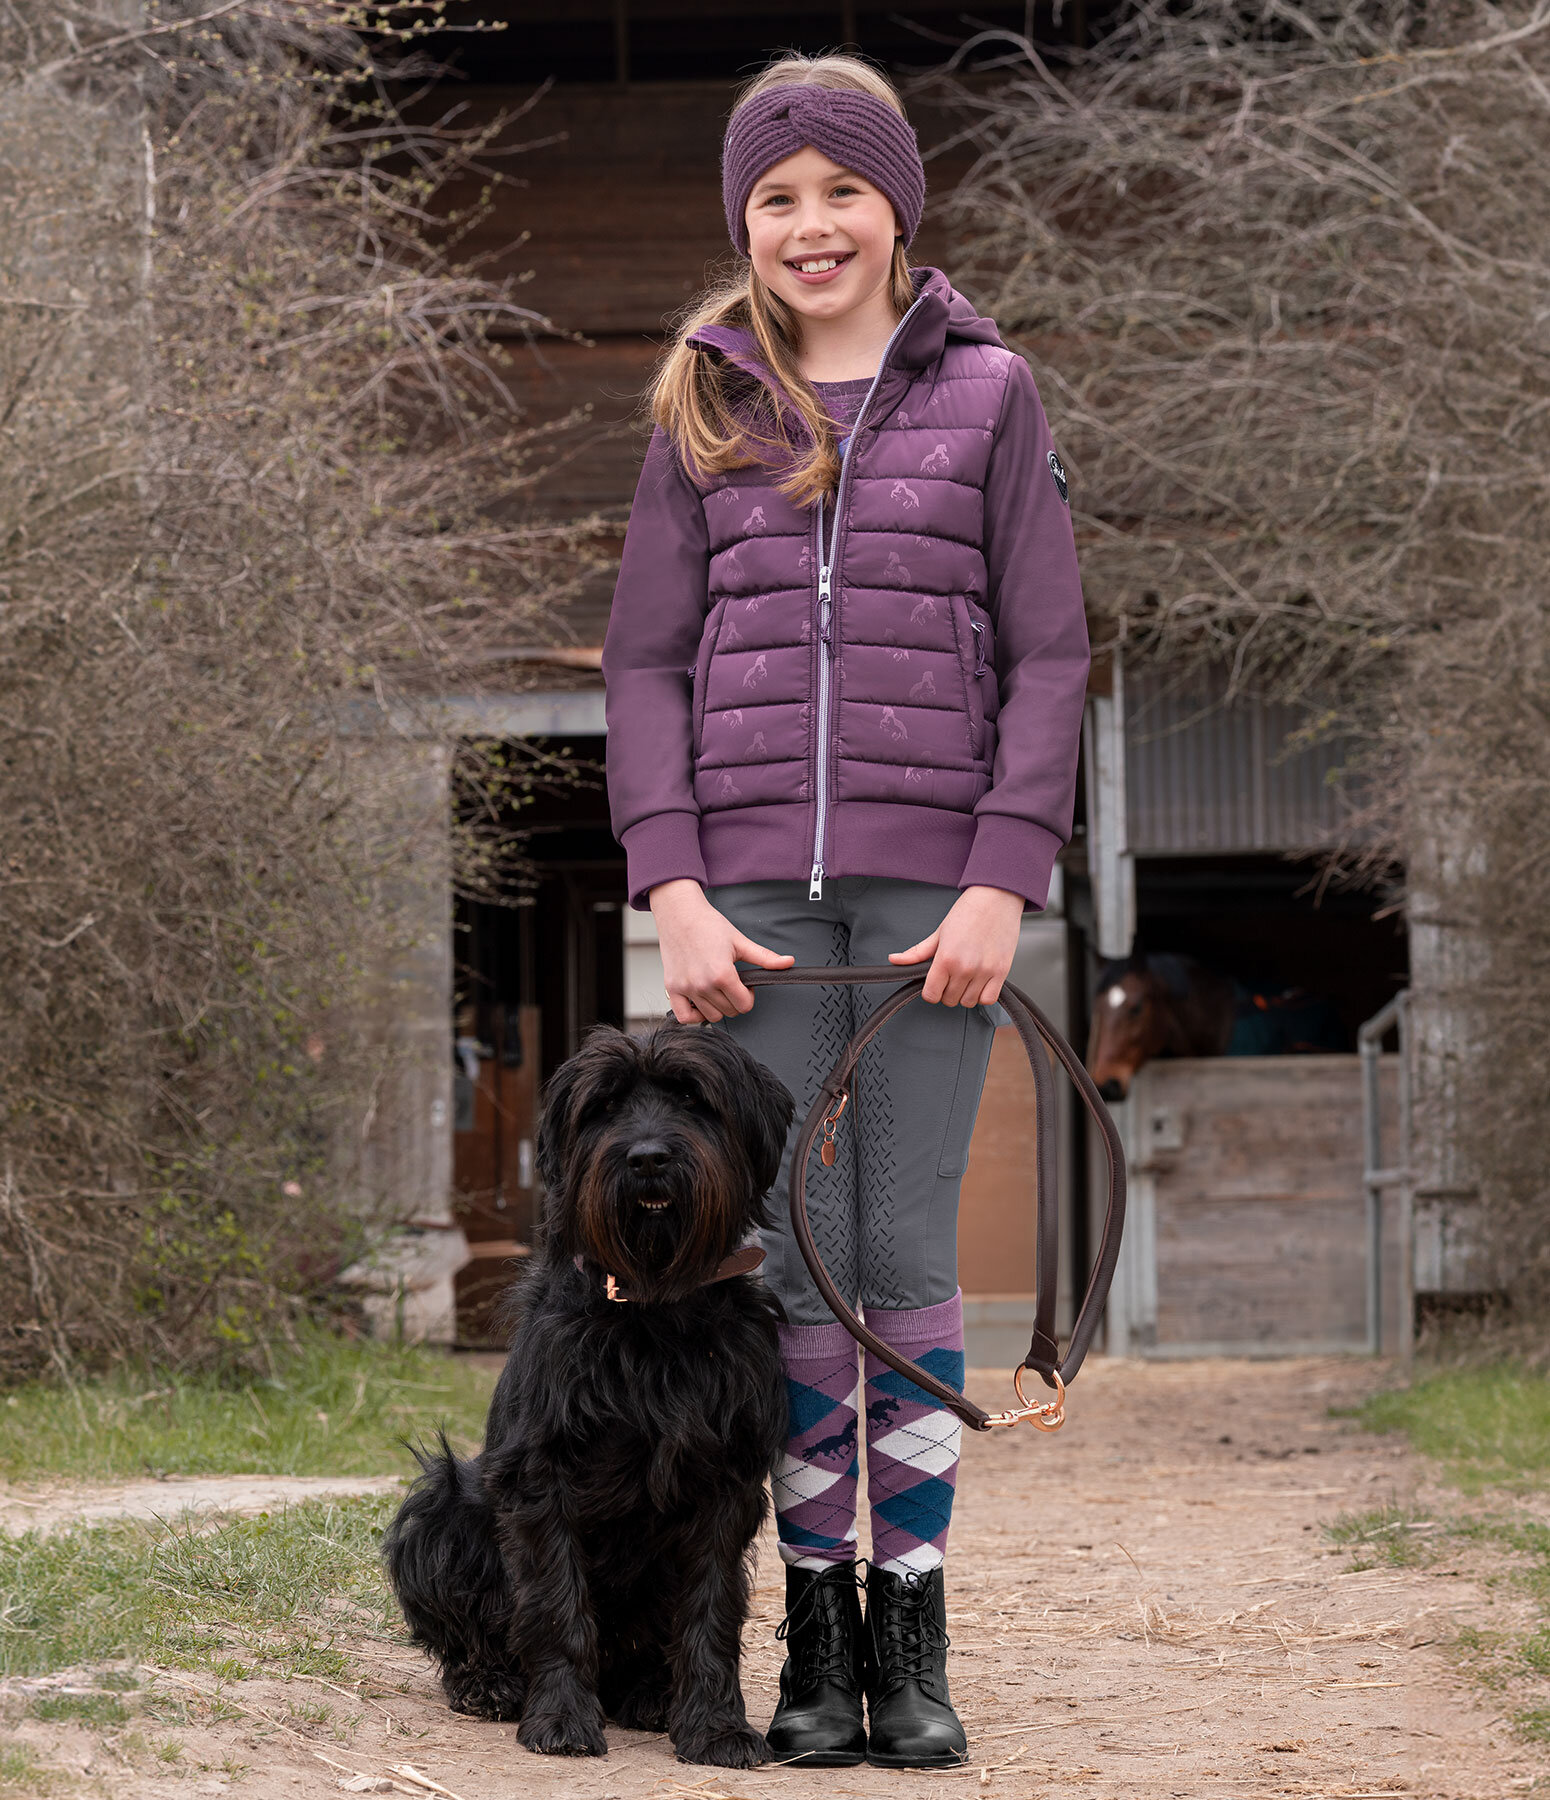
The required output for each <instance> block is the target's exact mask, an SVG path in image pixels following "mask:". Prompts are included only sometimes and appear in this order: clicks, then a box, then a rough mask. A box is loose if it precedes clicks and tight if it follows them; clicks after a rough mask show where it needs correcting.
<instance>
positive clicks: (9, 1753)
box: [0, 1744, 66, 1800]
mask: <svg viewBox="0 0 1550 1800" xmlns="http://www.w3.org/2000/svg"><path fill="white" fill-rule="evenodd" d="M65 1785H66V1781H65V1776H64V1772H63V1770H60V1769H51V1768H50V1767H49V1766H48V1764H47V1763H44V1762H40V1761H39V1760H38V1758H37V1757H36V1756H35V1755H34V1754H33V1752H32V1751H31V1750H29V1749H28V1748H27V1746H26V1745H25V1744H7V1745H0V1800H31V1796H32V1795H34V1794H53V1793H56V1792H58V1790H59V1789H60V1788H61V1787H63V1786H65Z"/></svg>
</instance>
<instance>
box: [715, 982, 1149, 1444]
mask: <svg viewBox="0 0 1550 1800" xmlns="http://www.w3.org/2000/svg"><path fill="white" fill-rule="evenodd" d="M898 973H899V971H898V969H897V968H894V967H892V966H890V965H887V964H885V965H883V966H881V967H877V968H845V967H843V966H840V967H825V968H805V969H804V968H792V969H739V970H738V974H739V975H740V976H741V978H742V980H743V983H744V985H745V986H747V987H751V988H752V987H774V986H777V985H778V984H780V983H781V982H787V981H789V982H803V983H808V984H811V983H815V982H816V983H818V984H820V985H835V984H848V983H857V982H884V981H894V980H896V979H897V978H898ZM925 985H926V977H925V974H920V975H916V976H912V977H911V978H910V979H909V980H907V981H905V982H904V983H902V984H901V985H900V986H899V987H897V988H895V989H894V991H893V992H892V993H891V994H889V995H888V996H887V998H886V999H884V1000H883V1001H882V1002H881V1003H880V1004H879V1005H878V1006H877V1008H876V1009H875V1011H873V1013H872V1014H871V1016H870V1017H869V1018H868V1019H867V1020H866V1021H865V1023H864V1024H863V1025H862V1027H861V1029H860V1030H859V1031H858V1032H857V1033H856V1035H855V1036H854V1037H853V1038H852V1039H851V1040H850V1042H849V1043H848V1044H846V1046H845V1048H844V1049H843V1050H842V1051H841V1052H840V1056H839V1060H838V1062H836V1063H835V1065H834V1067H833V1068H832V1069H831V1070H830V1071H829V1073H828V1074H827V1075H826V1076H825V1077H824V1079H823V1081H822V1082H821V1083H820V1085H819V1088H818V1094H817V1097H816V1098H815V1099H814V1101H813V1104H812V1106H811V1108H810V1109H809V1111H808V1114H807V1117H806V1119H805V1120H803V1123H802V1130H801V1134H800V1136H799V1137H798V1139H797V1144H796V1150H795V1152H794V1153H793V1155H792V1158H791V1225H792V1229H793V1231H794V1232H795V1234H796V1240H797V1248H798V1249H799V1250H800V1251H801V1252H802V1260H803V1261H804V1262H805V1263H806V1264H807V1266H808V1268H809V1270H810V1271H811V1272H812V1277H813V1280H814V1281H815V1282H816V1283H817V1286H818V1291H819V1293H821V1294H822V1295H823V1297H824V1300H825V1301H826V1302H827V1303H828V1307H829V1310H830V1311H831V1312H832V1313H833V1314H834V1316H835V1318H836V1319H838V1320H839V1322H840V1323H841V1324H842V1325H843V1326H844V1327H845V1329H846V1330H847V1331H848V1332H849V1333H850V1335H851V1336H852V1337H853V1338H854V1339H855V1340H856V1342H857V1343H859V1344H861V1345H862V1346H863V1347H864V1348H865V1349H867V1350H870V1351H871V1353H872V1354H873V1356H875V1357H876V1358H877V1359H878V1361H879V1362H883V1363H886V1364H887V1365H888V1366H889V1368H891V1369H893V1370H894V1371H896V1373H898V1374H900V1375H903V1376H905V1377H906V1378H907V1379H908V1380H910V1381H913V1382H914V1383H915V1384H916V1386H917V1387H919V1388H922V1389H923V1390H924V1391H925V1392H926V1393H928V1394H930V1395H931V1396H932V1398H933V1399H936V1400H939V1401H940V1402H941V1403H942V1405H943V1406H945V1407H947V1408H949V1409H950V1410H951V1411H952V1412H954V1413H956V1414H957V1415H958V1417H959V1418H960V1419H962V1420H963V1422H964V1424H965V1425H968V1426H970V1427H972V1429H973V1430H975V1431H990V1430H992V1429H993V1428H995V1427H997V1426H1009V1425H1020V1424H1022V1423H1023V1422H1024V1421H1025V1420H1026V1421H1027V1422H1029V1423H1030V1424H1032V1425H1033V1426H1034V1427H1035V1428H1036V1429H1037V1430H1039V1431H1058V1430H1059V1429H1060V1427H1061V1425H1062V1424H1064V1422H1065V1399H1066V1384H1067V1383H1068V1382H1070V1381H1073V1380H1074V1379H1075V1378H1076V1373H1077V1370H1078V1369H1080V1368H1081V1366H1082V1359H1083V1357H1085V1356H1086V1354H1087V1350H1088V1346H1089V1345H1090V1344H1091V1343H1092V1339H1093V1334H1094V1332H1096V1330H1097V1329H1098V1320H1099V1319H1100V1318H1101V1317H1102V1314H1103V1306H1104V1302H1105V1301H1106V1300H1107V1298H1108V1293H1109V1284H1110V1283H1111V1282H1112V1280H1113V1279H1114V1265H1115V1263H1116V1262H1117V1261H1118V1260H1119V1241H1120V1232H1121V1230H1122V1229H1123V1226H1124V1222H1125V1153H1124V1149H1123V1148H1122V1146H1121V1144H1120V1139H1119V1133H1118V1131H1117V1130H1116V1129H1115V1126H1114V1121H1113V1119H1111V1118H1110V1117H1109V1111H1108V1108H1107V1107H1106V1106H1105V1105H1104V1104H1103V1101H1102V1100H1101V1099H1100V1098H1099V1096H1098V1090H1097V1088H1095V1087H1094V1086H1093V1083H1092V1078H1091V1077H1090V1076H1089V1075H1088V1073H1087V1070H1086V1069H1085V1068H1084V1067H1083V1065H1082V1059H1081V1058H1080V1057H1079V1056H1078V1055H1077V1054H1076V1052H1075V1051H1074V1050H1073V1049H1072V1048H1071V1046H1070V1045H1069V1044H1068V1043H1067V1042H1066V1040H1065V1039H1064V1038H1063V1037H1062V1036H1061V1034H1060V1033H1059V1032H1058V1031H1057V1030H1056V1029H1055V1027H1054V1026H1053V1025H1052V1024H1051V1023H1050V1021H1049V1020H1048V1019H1047V1018H1046V1017H1045V1016H1044V1014H1043V1013H1042V1012H1041V1011H1040V1010H1039V1008H1038V1007H1037V1006H1035V1005H1034V1003H1033V1001H1031V1000H1030V999H1029V998H1028V996H1027V995H1026V994H1025V993H1023V992H1022V990H1021V989H1020V988H1016V987H1013V986H1012V984H1011V983H1010V982H1009V981H1003V982H1002V984H1001V993H1000V1001H1001V1004H1002V1005H1003V1006H1004V1007H1005V1008H1006V1010H1007V1012H1008V1013H1009V1014H1010V1015H1011V1019H1012V1023H1013V1025H1015V1026H1016V1027H1017V1035H1018V1036H1019V1037H1020V1038H1021V1039H1022V1044H1023V1048H1024V1050H1026V1051H1027V1053H1028V1061H1029V1063H1030V1064H1031V1065H1032V1068H1033V1090H1034V1165H1035V1170H1036V1173H1037V1181H1038V1187H1037V1193H1036V1195H1035V1202H1034V1204H1035V1230H1034V1243H1035V1255H1036V1261H1035V1270H1034V1326H1033V1339H1032V1342H1031V1343H1030V1344H1029V1346H1028V1354H1027V1355H1026V1356H1025V1357H1024V1358H1023V1360H1022V1361H1021V1362H1020V1363H1019V1364H1018V1366H1017V1370H1016V1373H1015V1374H1014V1375H1013V1377H1012V1386H1013V1388H1014V1389H1015V1390H1016V1393H1017V1400H1018V1404H1017V1405H1016V1406H1015V1407H1009V1408H1007V1409H1006V1411H1004V1412H998V1413H988V1412H986V1411H985V1410H984V1409H983V1408H982V1407H979V1406H976V1405H975V1404H974V1402H973V1401H972V1400H970V1399H968V1398H967V1397H966V1396H965V1395H963V1394H960V1393H958V1392H957V1390H956V1389H954V1388H951V1387H949V1386H948V1385H947V1383H946V1382H945V1381H939V1380H938V1379H937V1377H936V1376H935V1375H932V1374H929V1373H928V1372H927V1371H926V1370H925V1369H923V1368H921V1366H920V1365H919V1363H914V1362H911V1361H910V1359H909V1358H908V1357H907V1356H903V1355H901V1354H900V1353H899V1352H898V1351H897V1350H895V1349H894V1348H893V1347H892V1346H891V1345H889V1344H885V1343H884V1342H883V1340H882V1339H881V1338H880V1337H878V1336H877V1334H876V1333H875V1332H873V1331H869V1330H868V1329H867V1327H866V1326H865V1325H864V1324H863V1323H862V1321H861V1320H860V1319H858V1318H857V1317H856V1315H855V1313H854V1312H852V1311H851V1308H850V1306H849V1304H848V1303H847V1301H846V1300H845V1298H844V1296H843V1295H842V1294H841V1293H840V1291H839V1289H838V1288H837V1287H836V1286H835V1285H834V1281H833V1278H832V1277H831V1276H830V1274H829V1271H828V1270H827V1269H826V1268H825V1267H824V1266H823V1259H822V1258H821V1257H820V1256H819V1254H818V1246H817V1245H816V1244H815V1243H814V1242H813V1233H812V1227H811V1225H810V1224H809V1222H808V1217H807V1159H808V1155H809V1153H810V1152H811V1150H812V1145H813V1139H814V1138H815V1137H816V1136H817V1135H818V1132H819V1130H820V1128H821V1129H822V1130H823V1133H824V1145H823V1160H824V1162H825V1163H826V1164H828V1163H832V1162H833V1160H834V1149H833V1145H834V1138H835V1132H836V1130H837V1129H838V1126H839V1122H840V1118H841V1115H842V1114H843V1113H844V1111H845V1105H846V1102H847V1101H848V1100H849V1098H850V1084H851V1077H852V1076H853V1074H854V1072H855V1069H856V1065H857V1063H858V1062H859V1061H860V1060H861V1053H862V1051H863V1050H864V1049H865V1048H866V1047H867V1045H868V1044H869V1043H870V1042H871V1041H872V1039H873V1038H874V1037H875V1036H876V1035H877V1033H878V1032H879V1031H880V1030H881V1029H882V1027H883V1026H884V1025H885V1024H886V1023H887V1022H888V1020H889V1019H891V1018H892V1017H893V1015H894V1014H895V1013H896V1012H899V1011H900V1010H901V1009H902V1008H904V1007H905V1006H907V1005H908V1004H909V1003H910V1001H911V1000H913V999H914V998H915V996H916V995H917V994H919V993H920V992H921V990H922V989H923V988H924V987H925ZM1046 1044H1047V1045H1048V1046H1049V1048H1050V1050H1051V1051H1053V1052H1054V1055H1055V1058H1056V1060H1057V1061H1058V1062H1059V1063H1060V1065H1061V1067H1062V1068H1063V1069H1064V1070H1065V1071H1066V1073H1067V1074H1068V1075H1069V1076H1070V1077H1071V1080H1072V1081H1073V1082H1074V1083H1075V1086H1076V1091H1077V1092H1078V1093H1079V1094H1080V1095H1081V1097H1082V1101H1083V1104H1084V1105H1085V1106H1086V1108H1087V1110H1088V1112H1089V1113H1091V1114H1092V1117H1093V1119H1094V1121H1095V1123H1096V1124H1097V1126H1098V1131H1099V1135H1100V1136H1101V1138H1102V1140H1103V1149H1104V1156H1105V1158H1106V1159H1107V1162H1108V1170H1109V1192H1108V1206H1107V1209H1106V1211H1105V1213H1104V1220H1103V1235H1102V1238H1101V1239H1100V1241H1099V1245H1098V1256H1097V1260H1096V1262H1095V1263H1094V1265H1093V1270H1092V1274H1091V1276H1090V1277H1089V1279H1088V1283H1087V1292H1086V1294H1085V1295H1084V1297H1083V1300H1082V1305H1081V1309H1080V1310H1079V1312H1078V1313H1077V1316H1076V1323H1075V1325H1073V1327H1072V1329H1071V1339H1070V1342H1069V1343H1068V1344H1067V1345H1066V1353H1065V1355H1064V1356H1061V1355H1060V1346H1059V1344H1058V1343H1057V1342H1056V1339H1055V1304H1056V1274H1057V1269H1058V1264H1059V1257H1060V1190H1059V1166H1058V1165H1059V1151H1058V1149H1057V1139H1056V1128H1055V1106H1054V1099H1055V1092H1054V1090H1055V1083H1054V1077H1053V1075H1052V1072H1051V1070H1050V1066H1049V1060H1048V1058H1047V1057H1046V1055H1045V1051H1044V1046H1045V1045H1046ZM1030 1369H1031V1370H1032V1371H1033V1372H1034V1373H1035V1374H1036V1375H1039V1376H1040V1377H1042V1379H1043V1380H1044V1382H1045V1383H1046V1385H1047V1386H1049V1387H1052V1388H1053V1389H1054V1390H1055V1398H1054V1399H1053V1400H1046V1401H1033V1402H1031V1401H1029V1399H1028V1397H1027V1396H1026V1395H1025V1394H1024V1392H1023V1376H1024V1374H1025V1373H1026V1372H1027V1371H1028V1370H1030Z"/></svg>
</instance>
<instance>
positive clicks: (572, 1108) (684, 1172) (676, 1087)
mask: <svg viewBox="0 0 1550 1800" xmlns="http://www.w3.org/2000/svg"><path fill="white" fill-rule="evenodd" d="M795 1111H796V1107H795V1103H794V1102H793V1100H792V1098H791V1095H790V1093H789V1092H788V1091H787V1090H786V1088H785V1087H784V1086H783V1085H782V1084H781V1083H780V1082H779V1081H778V1080H777V1079H776V1078H775V1076H774V1075H772V1074H771V1073H770V1071H769V1070H768V1069H767V1068H765V1066H764V1065H763V1064H762V1063H760V1062H756V1061H755V1060H754V1059H753V1057H751V1056H750V1055H749V1054H748V1052H747V1051H746V1050H744V1049H743V1048H742V1046H741V1045H740V1044H738V1043H737V1042H736V1041H735V1039H734V1038H733V1037H732V1036H731V1034H730V1033H729V1032H725V1031H717V1030H716V1029H715V1028H714V1027H711V1026H706V1025H680V1024H678V1023H676V1022H669V1023H668V1024H665V1025H659V1026H657V1027H656V1029H655V1030H654V1031H652V1032H650V1033H648V1034H647V1035H646V1036H644V1037H639V1038H632V1037H627V1036H626V1035H625V1033H624V1032H622V1031H619V1030H616V1029H615V1028H614V1027H613V1026H611V1025H599V1026H596V1027H595V1028H594V1029H593V1030H592V1031H590V1032H589V1033H588V1034H587V1037H586V1040H585V1041H584V1042H583V1044H582V1046H581V1048H580V1049H579V1050H578V1051H577V1052H576V1054H575V1055H574V1056H572V1057H571V1058H569V1060H568V1061H566V1062H564V1063H562V1064H561V1065H560V1067H559V1068H558V1069H556V1070H555V1072H554V1074H553V1075H552V1076H551V1077H550V1079H549V1082H548V1084H547V1085H546V1087H545V1089H544V1111H543V1117H542V1120H541V1121H540V1123H539V1127H538V1137H537V1143H536V1145H535V1149H536V1154H537V1159H538V1169H539V1173H540V1175H541V1176H542V1177H543V1182H544V1187H545V1189H546V1190H547V1195H548V1200H547V1207H548V1210H547V1214H546V1220H545V1232H546V1235H547V1236H548V1238H549V1239H550V1243H551V1246H552V1247H553V1248H555V1249H557V1250H559V1251H560V1252H561V1253H563V1254H564V1255H567V1256H573V1255H575V1254H576V1253H577V1252H578V1251H579V1252H581V1253H582V1254H583V1255H585V1256H587V1257H588V1258H590V1259H591V1260H592V1261H593V1262H595V1263H597V1264H598V1265H600V1266H601V1267H602V1268H604V1269H607V1270H608V1271H609V1273H611V1274H613V1275H617V1276H618V1277H619V1278H620V1279H621V1280H622V1281H624V1282H625V1284H626V1285H627V1286H628V1287H629V1288H630V1289H631V1291H632V1292H634V1293H635V1294H637V1295H638V1296H639V1297H640V1298H641V1299H653V1300H677V1299H682V1298H683V1296H684V1295H685V1294H688V1293H690V1292H692V1291H693V1290H694V1289H695V1288H696V1287H698V1286H699V1285H700V1284H701V1283H702V1282H703V1281H704V1280H706V1278H707V1277H708V1276H710V1275H712V1274H713V1273H714V1272H715V1269H716V1265H717V1264H718V1263H719V1262H720V1261H721V1260H722V1258H723V1257H725V1256H727V1255H729V1254H730V1253H731V1252H732V1251H733V1250H735V1249H736V1248H737V1246H738V1245H739V1244H740V1243H742V1242H743V1241H744V1239H745V1238H746V1237H747V1236H748V1234H749V1232H750V1231H751V1230H752V1229H753V1227H754V1226H755V1225H760V1224H763V1223H765V1222H766V1212H765V1196H766V1194H767V1193H768V1192H769V1189H770V1187H771V1185H772V1183H773V1182H774V1180H775V1178H776V1176H777V1175H778V1174H779V1172H780V1158H781V1151H782V1149H783V1148H784V1146H785V1142H786V1134H787V1131H788V1130H789V1128H790V1125H791V1120H792V1116H793V1114H794V1113H795Z"/></svg>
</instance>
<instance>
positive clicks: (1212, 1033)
mask: <svg viewBox="0 0 1550 1800" xmlns="http://www.w3.org/2000/svg"><path fill="white" fill-rule="evenodd" d="M1232 1010H1233V1008H1232V984H1231V982H1229V981H1228V980H1227V979H1226V978H1225V977H1223V976H1220V975H1217V974H1214V973H1213V972H1212V971H1210V970H1208V969H1205V968H1203V967H1202V966H1201V965H1200V964H1199V963H1197V962H1196V961H1195V960H1194V958H1193V957H1189V956H1174V955H1159V956H1151V955H1148V954H1147V952H1146V951H1145V950H1143V949H1142V948H1141V941H1140V938H1139V936H1138V937H1137V938H1136V939H1135V940H1134V941H1133V942H1132V943H1131V946H1130V954H1129V956H1127V957H1125V958H1124V959H1123V960H1114V961H1109V962H1106V963H1104V964H1103V966H1102V967H1101V968H1100V970H1099V971H1098V985H1097V989H1096V991H1095V993H1094V996H1093V1009H1092V1030H1091V1031H1090V1033H1089V1034H1088V1039H1087V1073H1088V1074H1089V1075H1091V1076H1092V1078H1093V1082H1094V1085H1095V1086H1096V1087H1097V1089H1098V1092H1099V1093H1100V1094H1101V1095H1102V1096H1103V1098H1104V1099H1105V1100H1124V1099H1125V1098H1127V1097H1128V1095H1129V1093H1130V1084H1131V1082H1132V1081H1134V1080H1135V1078H1136V1073H1137V1071H1138V1070H1139V1069H1141V1068H1143V1067H1144V1066H1145V1065H1146V1064H1147V1063H1149V1062H1150V1061H1151V1060H1152V1058H1153V1057H1156V1056H1220V1055H1222V1054H1223V1052H1224V1051H1225V1050H1226V1048H1227V1040H1228V1038H1229V1037H1230V1036H1231V1033H1232Z"/></svg>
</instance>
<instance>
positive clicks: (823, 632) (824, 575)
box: [807, 445, 849, 900]
mask: <svg viewBox="0 0 1550 1800" xmlns="http://www.w3.org/2000/svg"><path fill="white" fill-rule="evenodd" d="M846 448H847V449H848V448H849V446H848V445H847V446H846ZM815 523H816V528H817V535H818V763H817V768H816V770H815V772H814V777H813V779H814V781H815V782H816V784H817V787H816V791H817V797H818V811H817V814H816V816H815V817H814V820H813V872H812V874H811V876H810V877H809V878H808V883H807V897H808V899H809V900H821V899H822V898H823V856H822V846H823V825H824V815H825V814H826V813H827V812H828V810H829V658H830V657H831V656H832V655H833V654H834V651H833V646H832V645H831V643H830V641H829V609H830V606H831V605H832V596H831V594H830V591H829V565H828V564H827V563H826V562H825V561H824V560H823V495H822V494H820V495H819V496H818V515H817V519H816V522H815Z"/></svg>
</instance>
